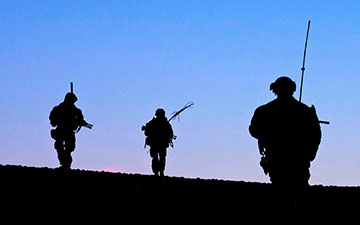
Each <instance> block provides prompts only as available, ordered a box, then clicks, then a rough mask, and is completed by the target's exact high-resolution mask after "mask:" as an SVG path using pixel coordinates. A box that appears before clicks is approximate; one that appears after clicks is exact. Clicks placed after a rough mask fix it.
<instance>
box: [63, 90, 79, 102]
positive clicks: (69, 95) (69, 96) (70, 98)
mask: <svg viewBox="0 0 360 225" xmlns="http://www.w3.org/2000/svg"><path fill="white" fill-rule="evenodd" d="M76 101H77V97H76V95H75V94H74V93H71V92H69V93H67V94H66V95H65V99H64V102H66V103H70V104H74V103H75V102H76Z"/></svg>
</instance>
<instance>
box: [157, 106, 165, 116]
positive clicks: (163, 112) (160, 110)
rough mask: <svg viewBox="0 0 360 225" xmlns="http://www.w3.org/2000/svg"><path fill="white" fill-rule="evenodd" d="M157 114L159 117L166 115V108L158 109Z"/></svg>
mask: <svg viewBox="0 0 360 225" xmlns="http://www.w3.org/2000/svg"><path fill="white" fill-rule="evenodd" d="M155 116H157V117H165V110H164V109H161V108H159V109H157V110H156V112H155Z"/></svg>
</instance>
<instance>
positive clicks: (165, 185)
mask: <svg viewBox="0 0 360 225" xmlns="http://www.w3.org/2000/svg"><path fill="white" fill-rule="evenodd" d="M0 182H1V185H0V199H1V208H0V210H1V214H2V215H3V216H5V217H11V221H14V222H15V221H16V220H17V219H19V218H24V217H25V218H33V219H34V220H35V221H36V220H37V219H38V218H52V219H51V221H56V220H58V219H60V218H62V219H64V218H72V219H80V220H83V221H85V220H92V219H95V218H96V219H115V220H117V221H123V220H124V219H125V218H126V219H131V221H135V222H136V221H138V220H141V219H145V220H147V219H149V221H152V219H151V218H152V216H156V217H160V218H172V219H173V221H177V222H179V221H195V220H198V221H213V220H214V219H221V220H224V219H227V220H228V221H233V222H234V221H255V222H256V221H258V222H259V221H265V220H271V219H276V220H279V219H283V220H289V219H291V221H295V220H296V221H297V220H299V221H301V220H305V221H308V220H309V219H311V220H312V221H313V220H314V219H319V220H322V221H324V220H333V219H341V220H342V221H344V220H345V219H349V220H350V219H354V218H357V214H358V211H359V209H360V206H359V200H360V187H336V186H310V187H309V189H308V190H307V192H306V193H305V195H304V196H303V197H302V198H301V201H300V202H301V203H300V204H298V205H297V206H296V207H295V208H293V207H290V208H287V209H286V208H284V207H279V206H278V205H277V203H276V200H274V195H273V194H272V190H271V184H267V183H256V182H243V181H224V180H211V179H210V180H205V179H189V178H183V177H163V178H160V177H155V176H151V175H139V174H124V173H110V172H95V171H86V170H70V171H63V170H60V169H49V168H35V167H23V166H12V165H0ZM284 194H285V193H284Z"/></svg>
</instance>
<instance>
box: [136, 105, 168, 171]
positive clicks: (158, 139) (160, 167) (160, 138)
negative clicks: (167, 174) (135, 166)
mask: <svg viewBox="0 0 360 225" xmlns="http://www.w3.org/2000/svg"><path fill="white" fill-rule="evenodd" d="M158 111H159V109H158V110H157V113H156V115H157V117H155V118H153V119H152V120H151V121H150V122H148V123H147V124H146V125H145V126H144V127H143V130H144V132H145V135H146V136H147V138H146V145H149V146H150V156H151V158H152V165H151V167H152V171H153V173H154V174H155V175H159V173H160V175H161V176H163V175H164V171H165V163H166V149H167V148H168V147H169V143H171V142H172V138H173V136H174V133H173V130H172V127H171V125H170V123H169V122H168V120H167V118H166V117H165V111H163V112H162V111H161V110H160V111H161V112H160V114H159V113H158Z"/></svg>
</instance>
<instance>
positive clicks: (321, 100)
mask: <svg viewBox="0 0 360 225" xmlns="http://www.w3.org/2000/svg"><path fill="white" fill-rule="evenodd" d="M0 6H1V7H0V29H1V31H2V32H1V33H0V101H1V102H2V106H1V107H0V115H1V117H0V143H2V147H1V149H0V163H1V164H21V165H27V166H47V167H52V168H54V167H57V166H58V161H57V157H56V152H55V150H53V140H52V139H51V138H50V136H49V131H50V129H51V126H50V124H49V120H48V116H49V113H50V111H51V109H52V107H54V106H55V105H57V104H59V103H60V102H61V101H62V100H63V98H64V96H65V94H66V92H68V91H69V83H70V82H74V88H75V93H76V94H77V96H78V98H79V101H78V102H77V103H76V105H77V106H78V107H79V108H81V109H82V110H83V113H84V115H85V119H86V120H87V121H89V122H91V123H93V124H94V129H93V130H87V129H82V130H81V132H80V133H79V134H77V148H76V150H75V152H74V153H73V158H74V162H73V167H74V168H84V169H91V170H103V169H105V170H113V171H119V172H127V173H144V174H151V167H150V157H149V155H148V154H147V150H146V149H143V143H144V135H143V133H142V132H141V131H140V127H141V125H143V124H145V123H146V122H147V121H149V120H150V119H151V118H152V117H153V114H154V112H155V110H156V108H158V107H163V108H164V109H165V110H166V112H167V115H168V116H169V115H171V113H172V112H173V111H176V110H178V109H180V108H181V107H182V106H183V105H184V104H186V103H187V102H189V101H193V102H194V103H195V106H194V107H193V108H192V109H189V110H187V111H185V112H184V113H183V114H182V115H181V118H180V121H177V120H174V121H173V122H172V125H173V128H174V131H175V134H176V135H177V136H178V139H177V140H176V141H175V148H174V149H169V153H168V158H167V170H166V173H167V174H168V175H170V176H185V177H201V178H216V179H231V180H245V181H259V182H268V181H269V180H268V178H267V177H266V176H265V175H264V174H263V172H262V170H261V167H260V166H259V164H258V163H259V160H260V156H259V155H258V150H257V144H256V140H255V139H253V138H252V137H251V136H250V135H249V133H248V125H249V122H250V119H251V117H252V114H253V111H254V110H255V108H256V107H258V106H259V105H261V104H264V103H266V102H268V101H270V100H272V99H273V98H274V96H273V94H272V93H271V92H270V91H269V85H270V83H271V82H273V81H274V80H275V79H276V78H277V77H279V76H284V75H285V76H289V77H291V78H292V79H293V80H294V81H295V82H296V83H297V87H298V88H299V86H300V76H301V70H300V68H301V64H302V57H303V48H304V41H305V34H306V28H307V21H308V20H309V19H310V20H311V29H310V36H309V43H308V52H307V61H306V71H305V79H304V81H305V83H304V89H303V98H302V100H303V102H304V103H306V104H308V105H311V104H314V105H315V106H316V108H317V112H318V116H319V117H320V119H322V120H330V121H331V124H330V126H326V125H323V126H322V131H323V139H322V143H321V145H320V149H319V152H318V155H317V158H316V159H315V161H314V162H313V164H312V167H311V173H312V177H311V180H310V183H311V184H325V185H360V173H359V172H360V163H359V160H360V153H359V151H358V146H359V140H360V135H359V131H358V126H359V124H360V123H359V122H360V121H359V120H360V119H359V117H358V115H359V111H360V107H359V103H360V102H359V91H358V87H359V85H360V77H359V69H360V68H359V61H360V53H359V50H358V49H359V48H360V33H359V30H360V16H359V15H358V12H359V10H360V7H359V6H360V3H359V2H358V1H1V3H0ZM298 88H297V91H296V93H295V97H296V98H298V95H299V93H298Z"/></svg>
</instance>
